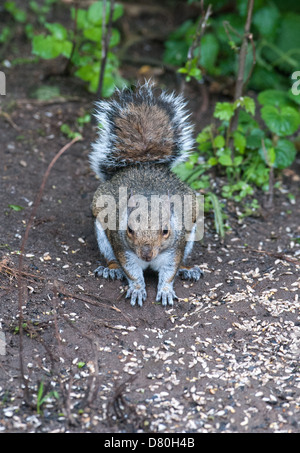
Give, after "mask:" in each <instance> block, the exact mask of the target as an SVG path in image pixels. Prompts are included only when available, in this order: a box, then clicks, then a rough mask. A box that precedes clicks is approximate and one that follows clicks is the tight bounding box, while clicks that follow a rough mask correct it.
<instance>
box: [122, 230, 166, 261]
mask: <svg viewBox="0 0 300 453" xmlns="http://www.w3.org/2000/svg"><path fill="white" fill-rule="evenodd" d="M173 238H174V232H173V231H172V227H171V223H170V222H166V223H164V224H163V225H162V226H161V227H160V228H159V229H157V230H150V229H142V228H135V229H133V228H132V226H130V225H129V224H128V225H127V229H126V239H127V243H128V245H129V247H130V248H131V249H132V250H133V251H134V252H135V254H136V255H137V256H138V257H139V258H140V259H141V260H143V261H148V262H149V261H152V260H154V259H155V258H156V257H157V256H158V255H159V254H160V253H161V252H163V251H164V250H166V249H168V248H169V246H170V245H171V244H172V242H173Z"/></svg>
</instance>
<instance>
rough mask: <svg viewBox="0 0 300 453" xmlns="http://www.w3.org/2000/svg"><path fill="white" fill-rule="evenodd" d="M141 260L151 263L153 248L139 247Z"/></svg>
mask: <svg viewBox="0 0 300 453" xmlns="http://www.w3.org/2000/svg"><path fill="white" fill-rule="evenodd" d="M141 258H142V260H144V261H151V260H152V258H153V248H152V247H151V245H143V247H141Z"/></svg>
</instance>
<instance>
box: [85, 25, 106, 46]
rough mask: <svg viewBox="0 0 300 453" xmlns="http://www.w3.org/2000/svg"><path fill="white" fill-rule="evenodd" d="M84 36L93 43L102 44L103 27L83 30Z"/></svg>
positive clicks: (91, 27)
mask: <svg viewBox="0 0 300 453" xmlns="http://www.w3.org/2000/svg"><path fill="white" fill-rule="evenodd" d="M83 36H84V37H85V38H88V39H90V40H91V41H94V42H98V43H100V41H101V36H102V30H101V27H97V26H90V27H89V28H85V29H84V30H83Z"/></svg>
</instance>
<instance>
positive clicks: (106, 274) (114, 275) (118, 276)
mask: <svg viewBox="0 0 300 453" xmlns="http://www.w3.org/2000/svg"><path fill="white" fill-rule="evenodd" d="M94 274H95V277H103V278H106V279H109V278H111V279H112V280H123V278H125V274H124V272H123V271H122V269H120V268H119V267H118V268H116V269H110V268H109V267H105V266H99V267H97V269H95V270H94Z"/></svg>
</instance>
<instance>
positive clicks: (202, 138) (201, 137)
mask: <svg viewBox="0 0 300 453" xmlns="http://www.w3.org/2000/svg"><path fill="white" fill-rule="evenodd" d="M208 140H210V126H207V127H205V128H204V129H202V131H201V132H200V133H199V134H198V135H197V138H196V142H197V143H200V144H201V143H205V142H207V141H208Z"/></svg>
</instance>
